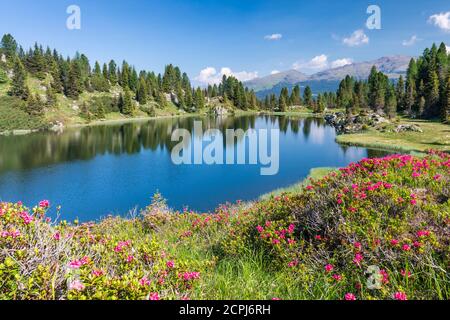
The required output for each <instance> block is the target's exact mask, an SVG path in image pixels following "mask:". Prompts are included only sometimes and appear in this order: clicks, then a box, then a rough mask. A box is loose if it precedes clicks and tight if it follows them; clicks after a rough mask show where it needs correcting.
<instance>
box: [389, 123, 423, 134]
mask: <svg viewBox="0 0 450 320" xmlns="http://www.w3.org/2000/svg"><path fill="white" fill-rule="evenodd" d="M394 131H395V132H397V133H398V132H408V131H409V132H419V133H422V132H423V130H422V129H421V128H420V127H419V126H418V125H415V124H401V125H398V126H397V128H395V130H394Z"/></svg>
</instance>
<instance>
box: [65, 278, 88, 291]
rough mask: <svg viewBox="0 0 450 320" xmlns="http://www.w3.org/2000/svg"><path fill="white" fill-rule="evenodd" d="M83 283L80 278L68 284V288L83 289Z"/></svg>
mask: <svg viewBox="0 0 450 320" xmlns="http://www.w3.org/2000/svg"><path fill="white" fill-rule="evenodd" d="M84 288H85V286H84V284H83V283H82V282H81V281H80V280H74V281H72V282H71V283H70V284H69V290H76V291H83V290H84Z"/></svg>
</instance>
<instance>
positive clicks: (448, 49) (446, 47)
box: [445, 45, 450, 54]
mask: <svg viewBox="0 0 450 320" xmlns="http://www.w3.org/2000/svg"><path fill="white" fill-rule="evenodd" d="M445 49H447V53H448V54H450V46H447V45H445Z"/></svg>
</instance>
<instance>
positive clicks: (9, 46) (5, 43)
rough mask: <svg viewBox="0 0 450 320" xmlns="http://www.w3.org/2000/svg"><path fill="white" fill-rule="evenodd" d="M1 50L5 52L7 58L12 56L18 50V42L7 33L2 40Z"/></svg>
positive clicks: (0, 43)
mask: <svg viewBox="0 0 450 320" xmlns="http://www.w3.org/2000/svg"><path fill="white" fill-rule="evenodd" d="M0 49H1V50H0V52H3V53H4V54H5V56H6V57H7V58H12V57H14V56H15V55H16V52H17V42H16V40H15V39H14V37H13V36H12V35H10V34H9V33H8V34H5V35H4V36H3V37H2V41H1V42H0Z"/></svg>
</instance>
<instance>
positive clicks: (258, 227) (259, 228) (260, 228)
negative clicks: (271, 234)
mask: <svg viewBox="0 0 450 320" xmlns="http://www.w3.org/2000/svg"><path fill="white" fill-rule="evenodd" d="M256 230H258V232H259V233H262V232H263V231H264V228H263V227H261V226H257V227H256Z"/></svg>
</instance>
